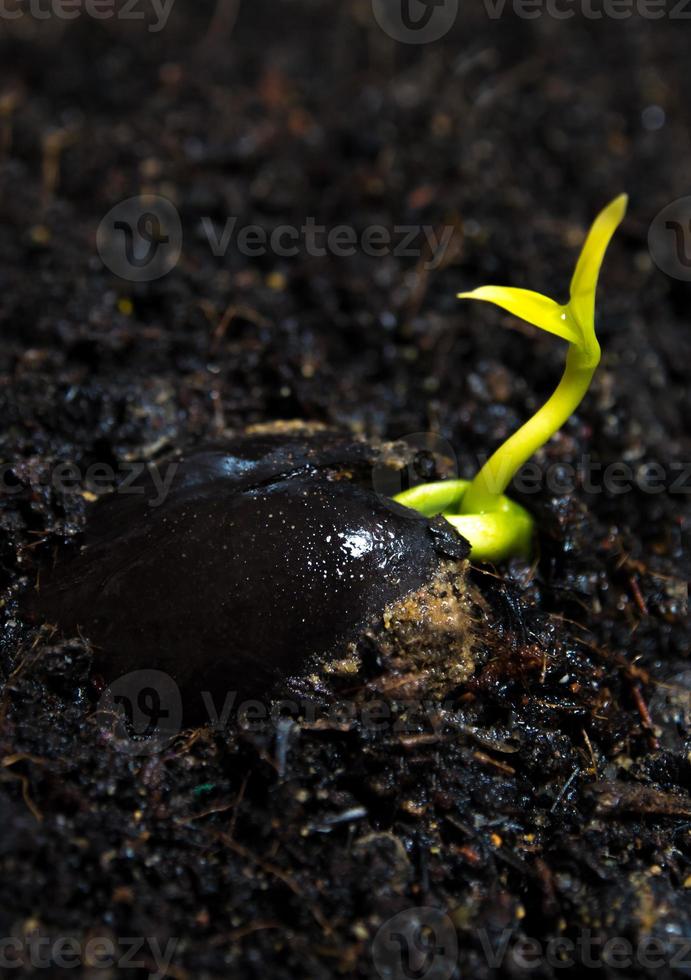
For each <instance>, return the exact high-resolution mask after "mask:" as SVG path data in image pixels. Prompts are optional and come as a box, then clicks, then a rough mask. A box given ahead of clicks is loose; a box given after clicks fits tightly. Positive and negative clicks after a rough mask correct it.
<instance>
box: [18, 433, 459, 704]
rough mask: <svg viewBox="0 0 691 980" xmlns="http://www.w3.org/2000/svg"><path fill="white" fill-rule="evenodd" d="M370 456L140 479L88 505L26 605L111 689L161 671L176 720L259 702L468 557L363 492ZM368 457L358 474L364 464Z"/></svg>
mask: <svg viewBox="0 0 691 980" xmlns="http://www.w3.org/2000/svg"><path fill="white" fill-rule="evenodd" d="M371 459H372V449H371V447H367V446H366V445H365V444H362V443H349V442H347V441H343V440H337V439H334V438H333V437H327V436H324V435H322V436H321V437H320V438H317V439H314V438H313V439H305V440H301V441H295V440H294V439H293V440H286V439H285V438H276V437H271V438H269V437H263V438H261V439H251V440H250V439H247V438H244V439H239V440H236V441H234V442H233V443H230V444H228V445H227V446H225V447H223V448H218V447H212V448H210V449H204V450H200V451H197V452H194V453H192V454H190V455H187V456H185V457H181V458H178V459H177V460H173V461H172V462H173V463H175V464H176V470H175V474H174V477H173V480H172V484H170V486H169V489H168V492H167V493H166V494H163V493H162V492H161V490H160V487H161V484H162V481H163V480H164V477H165V473H166V467H165V465H162V466H160V467H159V468H158V470H157V471H156V477H157V479H156V480H154V478H153V476H154V475H153V473H152V472H151V471H150V472H149V473H147V475H146V477H145V478H144V479H142V480H140V481H139V484H138V486H137V487H136V488H130V490H133V489H136V490H138V491H143V492H137V493H135V492H128V493H125V492H124V490H123V492H121V493H115V494H112V495H110V496H108V497H105V498H103V499H102V500H101V501H100V502H99V503H98V504H96V505H95V507H94V509H93V512H92V515H91V517H90V520H89V523H88V527H87V534H86V542H87V543H86V545H85V546H84V548H83V549H82V551H81V553H80V554H79V555H78V556H76V557H74V558H72V559H71V560H67V561H62V562H59V563H58V565H57V567H56V568H55V570H54V571H53V572H52V573H51V574H50V575H49V577H48V581H47V584H45V585H44V586H42V588H41V590H40V591H39V592H38V593H34V594H32V595H31V596H30V597H29V598H28V599H27V602H26V603H25V610H26V611H27V612H28V613H29V614H30V615H31V617H32V618H34V619H37V618H41V619H44V620H47V621H50V622H54V623H57V624H58V625H59V626H60V627H61V629H62V630H63V631H65V632H69V633H74V632H76V631H77V630H79V631H81V632H82V633H83V635H84V636H85V637H86V638H88V639H89V640H90V641H91V643H92V644H93V646H94V650H95V667H96V669H97V670H98V671H99V672H100V673H102V674H103V676H104V677H105V679H106V680H107V681H108V682H110V681H112V680H115V679H117V678H118V677H120V676H122V675H124V674H127V673H129V672H132V671H139V670H145V669H151V670H160V671H165V672H166V673H168V674H170V675H171V677H172V678H173V679H174V680H175V682H176V683H177V684H178V686H179V687H180V690H181V691H182V694H183V698H184V702H185V708H186V717H187V718H191V717H198V716H199V715H200V714H201V713H202V702H201V693H202V692H203V691H209V692H210V693H211V695H212V697H213V700H214V703H215V704H219V703H222V702H223V699H224V698H225V697H226V695H227V694H228V693H230V692H237V694H238V696H239V697H240V698H245V697H249V696H258V695H262V694H266V693H268V692H269V691H270V689H271V688H272V686H273V685H274V683H275V682H276V681H278V680H280V679H281V678H286V677H288V676H291V675H295V674H297V673H299V672H300V671H301V670H304V669H305V667H306V666H307V665H308V664H309V662H310V660H312V659H313V658H315V657H316V658H318V657H320V656H324V655H328V654H330V653H332V652H333V651H335V650H336V649H337V648H338V647H339V646H342V645H343V644H345V643H346V642H347V641H348V640H350V639H355V638H356V637H357V635H358V633H359V632H360V631H361V630H362V629H363V627H364V626H366V625H367V624H368V623H369V622H370V621H371V620H372V618H373V617H375V616H377V615H378V614H380V613H381V611H382V610H383V608H384V606H386V605H387V604H389V603H391V602H393V601H395V600H396V599H398V598H400V597H402V596H404V595H406V594H407V593H409V592H412V591H414V590H416V589H418V588H420V586H421V585H423V584H424V583H425V582H426V581H428V580H429V578H430V577H431V575H433V574H434V572H435V571H436V570H437V568H438V567H439V564H440V562H441V561H442V560H443V559H444V558H445V557H449V556H450V557H453V558H458V559H460V558H464V557H466V556H467V553H468V546H467V544H466V543H465V542H464V541H463V539H462V538H460V537H459V536H458V535H457V534H456V533H455V531H453V529H452V528H451V527H450V525H448V524H446V522H444V521H443V520H440V519H437V520H435V521H429V520H427V519H425V518H423V517H421V516H420V515H418V514H417V513H415V512H414V511H411V510H408V509H407V508H403V507H400V506H399V505H397V504H395V503H393V502H392V501H391V500H388V499H386V498H382V497H380V496H378V495H377V494H375V493H374V491H372V490H371V489H368V488H367V486H365V485H360V484H359V483H356V482H353V476H356V477H357V478H358V479H360V480H361V481H362V482H365V474H366V471H367V467H368V465H370V466H371ZM368 460H369V463H368Z"/></svg>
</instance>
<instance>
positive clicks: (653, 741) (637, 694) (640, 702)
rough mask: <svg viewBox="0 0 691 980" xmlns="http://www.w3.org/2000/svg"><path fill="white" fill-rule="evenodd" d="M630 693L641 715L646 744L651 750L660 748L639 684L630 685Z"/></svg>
mask: <svg viewBox="0 0 691 980" xmlns="http://www.w3.org/2000/svg"><path fill="white" fill-rule="evenodd" d="M631 693H632V694H633V699H634V701H635V702H636V707H637V708H638V713H639V714H640V716H641V723H642V728H643V730H644V731H645V733H646V735H647V737H648V745H649V746H650V748H651V749H652V750H653V751H657V749H659V748H660V743H659V742H658V740H657V736H656V735H655V725H654V723H653V719H652V718H651V717H650V711H649V710H648V705H647V704H646V703H645V700H644V698H643V693H642V691H641V685H640V684H632V685H631Z"/></svg>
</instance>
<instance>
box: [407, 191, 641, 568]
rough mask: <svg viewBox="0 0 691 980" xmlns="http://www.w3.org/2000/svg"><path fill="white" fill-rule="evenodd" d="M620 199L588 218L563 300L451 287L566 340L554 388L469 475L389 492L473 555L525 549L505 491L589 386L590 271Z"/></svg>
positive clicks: (593, 276) (524, 518)
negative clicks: (437, 521) (436, 520)
mask: <svg viewBox="0 0 691 980" xmlns="http://www.w3.org/2000/svg"><path fill="white" fill-rule="evenodd" d="M627 200H628V198H627V196H626V195H625V194H621V195H620V196H619V197H617V198H616V199H615V200H614V201H612V202H611V203H610V204H608V205H607V207H606V208H604V210H603V211H601V212H600V214H599V215H598V216H597V218H596V219H595V221H594V222H593V225H592V227H591V229H590V231H589V233H588V237H587V238H586V240H585V244H584V245H583V248H582V250H581V254H580V256H579V258H578V262H577V263H576V270H575V272H574V274H573V278H572V280H571V289H570V296H569V301H568V303H565V304H561V303H556V302H555V301H554V300H553V299H549V297H547V296H543V295H541V294H540V293H535V292H533V291H532V290H529V289H515V288H513V287H510V286H480V287H479V288H478V289H474V290H472V292H469V293H459V294H458V295H459V299H477V300H482V301H483V302H486V303H494V304H495V305H496V306H500V307H502V309H504V310H508V312H509V313H513V314H514V315H515V316H518V317H521V319H523V320H526V321H527V322H528V323H532V324H533V325H534V326H536V327H539V328H540V329H541V330H546V331H547V332H548V333H552V334H555V335H556V336H557V337H561V338H562V340H566V341H567V342H568V345H569V347H568V351H567V355H566V368H565V370H564V374H563V375H562V379H561V381H560V382H559V385H558V386H557V388H556V390H555V391H554V394H553V395H552V396H551V398H549V399H548V401H547V402H545V404H544V405H543V406H542V408H540V409H539V410H538V411H537V412H536V413H535V415H533V417H532V418H531V419H529V420H528V421H527V422H526V423H525V424H524V425H523V426H521V428H520V429H519V430H518V431H517V432H515V433H514V434H513V435H512V436H510V437H509V438H508V439H507V440H506V442H505V443H504V444H503V445H502V446H500V447H499V449H497V450H496V452H495V453H494V454H493V455H492V456H491V457H490V458H489V459H488V461H487V462H486V463H485V465H484V466H483V467H482V469H481V470H480V471H479V473H478V474H477V476H476V477H475V478H474V479H473V480H472V481H469V480H443V481H441V482H439V483H425V484H421V485H420V486H417V487H411V488H410V489H409V490H404V491H403V493H399V494H398V495H397V496H396V497H395V498H394V499H395V500H397V501H398V502H399V503H401V504H404V505H405V506H407V507H411V508H413V509H414V510H417V511H419V512H420V513H421V514H424V515H426V516H427V517H432V516H433V515H435V514H443V516H444V517H445V518H446V519H447V521H449V522H450V523H451V524H453V526H454V527H455V528H456V529H457V530H458V531H459V532H460V533H461V534H462V535H463V537H464V538H466V539H467V540H468V541H469V542H470V544H471V546H472V552H471V554H472V557H473V558H476V559H479V560H485V561H496V560H500V559H502V558H509V557H511V556H512V555H521V556H524V557H529V556H530V553H531V547H532V539H533V529H534V522H533V519H532V517H531V516H530V514H529V513H528V511H527V510H525V508H523V507H521V506H520V505H519V504H517V503H515V502H514V501H513V500H510V499H509V497H507V496H505V493H504V491H505V490H506V488H507V487H508V485H509V483H510V482H511V480H512V479H513V477H514V476H515V474H516V473H517V472H518V470H519V469H520V468H521V466H523V464H524V463H525V462H526V461H527V460H528V459H529V458H530V457H531V456H532V455H533V454H534V453H535V452H536V451H537V450H538V449H539V448H540V446H543V445H544V444H545V443H546V442H547V441H548V440H549V439H550V438H551V437H552V436H553V435H554V433H555V432H557V431H558V430H559V429H560V428H561V427H562V426H563V425H564V423H565V422H566V421H567V420H568V419H569V417H570V416H571V415H572V414H573V412H575V411H576V409H577V408H578V406H579V405H580V403H581V401H582V400H583V397H584V396H585V394H586V392H587V391H588V388H589V387H590V382H591V381H592V379H593V375H594V374H595V370H596V368H597V366H598V364H599V363H600V345H599V343H598V340H597V337H596V335H595V291H596V289H597V279H598V275H599V272H600V267H601V265H602V261H603V259H604V256H605V251H606V249H607V246H608V245H609V242H610V240H611V238H612V236H613V234H614V232H615V231H616V229H617V227H618V226H619V224H620V223H621V221H622V219H623V217H624V214H625V213H626V205H627Z"/></svg>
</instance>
